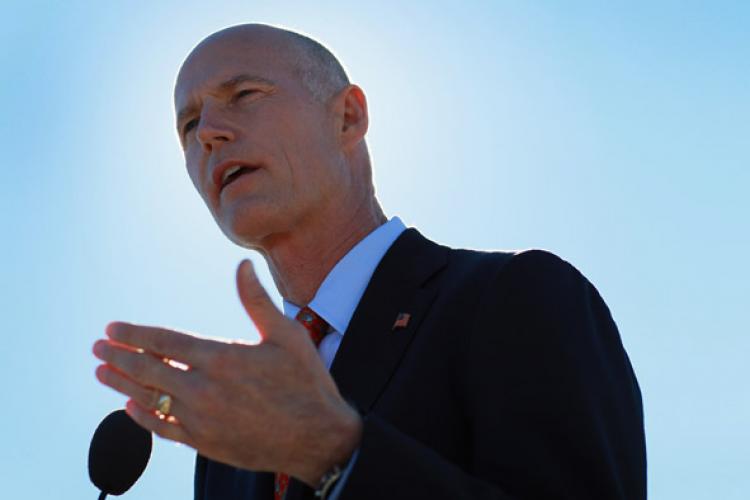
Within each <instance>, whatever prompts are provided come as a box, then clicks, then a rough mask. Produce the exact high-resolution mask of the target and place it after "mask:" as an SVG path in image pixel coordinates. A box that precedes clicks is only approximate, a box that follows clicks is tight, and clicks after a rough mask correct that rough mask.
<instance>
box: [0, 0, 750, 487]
mask: <svg viewBox="0 0 750 500" xmlns="http://www.w3.org/2000/svg"><path fill="white" fill-rule="evenodd" d="M248 21H261V22H268V23H274V24H281V25H284V26H287V27H291V28H294V29H298V30H301V31H303V32H306V33H308V34H311V35H313V36H314V37H316V38H318V39H320V40H321V41H323V42H324V43H326V44H327V45H329V46H330V47H331V48H332V49H333V50H334V51H335V53H336V54H337V55H338V56H340V58H341V59H342V61H343V62H344V64H345V66H346V67H347V69H348V70H349V73H350V76H351V77H352V79H353V80H354V81H355V82H358V83H359V84H360V85H361V86H362V87H363V88H364V89H365V91H366V93H367V95H368V97H369V103H370V109H371V129H370V133H369V145H370V149H371V152H372V156H373V158H374V162H375V169H376V181H377V188H378V193H379V196H380V198H381V201H382V203H383V205H384V207H385V209H386V211H387V213H388V214H389V215H399V216H401V217H402V218H403V219H404V220H405V221H406V222H407V223H408V224H410V225H414V226H416V227H418V228H419V229H420V230H421V231H422V232H423V233H424V234H426V235H428V236H430V237H432V238H434V239H436V240H438V241H441V242H443V243H447V244H450V245H455V246H464V247H473V248H483V249H493V248H526V247H542V248H546V249H550V250H552V251H554V252H555V253H557V254H559V255H561V256H562V257H564V258H566V259H567V260H569V261H571V262H572V263H574V264H575V265H576V266H577V267H578V268H579V269H581V270H582V271H583V272H584V274H586V275H587V276H588V277H589V278H590V279H591V280H592V281H593V282H594V283H595V284H596V285H597V287H598V288H599V290H600V291H601V293H602V295H603V296H604V298H605V299H606V300H607V302H608V304H609V306H610V308H611V310H612V312H613V315H614V317H615V319H616V321H617V323H618V325H619V327H620V331H621V334H622V338H623V342H624V344H625V346H626V348H627V350H628V352H629V354H630V357H631V360H632V362H633V365H634V367H635V370H636V372H637V375H638V377H639V380H640V384H641V388H642V390H643V395H644V402H645V411H646V429H647V442H648V459H649V490H650V497H651V498H654V499H679V500H688V499H705V498H717V499H740V498H743V499H744V498H747V494H748V493H747V492H748V491H750V476H748V475H747V471H748V466H749V465H750V458H748V457H749V455H748V450H750V425H748V424H749V423H750V390H748V381H749V379H750V364H749V363H748V354H750V328H749V326H750V321H749V320H748V316H749V313H750V264H749V263H748V255H750V223H749V222H748V220H749V219H750V217H749V216H750V202H749V201H748V198H749V195H748V191H750V189H749V188H750V173H749V172H750V148H749V147H748V144H749V141H748V137H749V135H750V121H749V120H750V119H749V117H750V63H749V62H748V61H750V29H749V28H748V26H750V4H748V3H747V2H740V1H737V2H727V1H725V2H722V1H716V2H697V1H695V2H693V1H681V2H677V1H661V2H645V1H644V2H562V1H560V2H554V1H547V2H541V1H536V2H531V1H529V2H517V1H514V2H510V1H509V2H489V1H488V2H474V3H471V4H470V5H468V6H467V5H465V4H464V2H451V3H446V2H411V3H410V6H404V5H402V4H401V3H400V2H382V1H378V2H369V3H361V2H286V1H277V2H263V3H261V2H257V3H256V2H251V1H243V2H239V1H238V2H193V1H188V0H183V1H179V2H176V1H164V2H145V1H144V2H136V1H128V2H125V1H122V2H94V1H90V2H81V1H69V2H49V5H45V4H44V3H43V2H30V1H24V2H22V1H13V0H11V2H10V4H9V3H8V2H7V0H6V1H5V2H4V3H3V8H2V16H0V67H1V68H2V76H1V77H0V105H1V106H2V112H1V113H0V141H2V160H3V169H2V184H1V186H2V187H1V188H0V189H1V190H2V192H1V193H0V200H1V201H0V202H1V203H2V206H0V217H2V229H3V244H2V246H1V247H0V248H1V250H0V252H2V254H0V257H1V259H0V265H1V266H2V276H1V277H0V278H1V279H2V288H1V290H2V291H1V292H0V293H2V297H1V298H2V301H0V303H2V319H3V348H2V350H1V352H2V354H1V355H0V356H2V358H1V359H0V380H2V393H3V396H4V398H3V402H4V409H5V414H4V416H3V417H2V426H0V428H2V436H1V437H2V442H3V443H4V447H5V452H4V453H3V454H2V458H0V483H2V485H3V486H2V488H3V494H2V496H3V498H39V499H42V498H45V499H46V498H76V499H85V498H91V499H94V498H95V497H96V494H97V492H96V491H95V490H94V488H93V487H92V486H91V485H90V484H89V481H88V476H87V471H86V459H87V452H88V443H89V438H90V435H91V433H92V432H93V430H94V428H95V427H96V425H97V423H98V422H99V420H100V419H101V418H102V417H103V416H104V415H105V414H106V413H107V412H109V411H110V410H111V409H113V408H115V407H118V406H121V405H122V404H123V402H124V401H123V398H122V397H121V396H119V395H117V394H116V393H114V392H112V391H110V390H108V389H106V388H105V387H103V386H101V385H99V384H98V383H97V382H96V380H95V378H94V368H95V366H96V364H97V363H96V360H95V359H94V357H93V356H92V355H91V354H90V349H91V345H92V343H93V342H94V340H95V339H96V338H98V337H100V336H102V334H103V327H104V325H105V324H106V323H107V322H108V321H110V320H114V319H122V320H128V321H133V322H142V323H149V324H160V325H168V326H175V327H179V328H183V329H189V330H193V331H197V332H201V333H204V334H208V335H218V336H225V337H247V338H251V337H254V336H255V333H254V331H253V328H252V327H251V326H250V322H249V320H248V319H247V318H246V317H245V315H244V314H243V312H242V308H241V306H240V304H239V301H238V299H237V297H236V295H235V289H234V281H233V280H234V271H235V266H236V265H237V263H238V262H239V260H240V259H241V258H243V257H245V256H247V253H246V252H245V251H243V250H242V249H240V248H238V247H236V246H233V245H232V244H231V243H230V242H229V241H228V240H226V239H225V238H224V237H223V236H222V234H221V233H220V232H219V230H218V229H217V228H216V227H215V225H214V223H213V220H212V219H211V217H210V216H209V214H208V211H207V210H206V208H205V207H204V205H203V204H202V202H201V200H200V198H199V197H198V195H197V194H196V193H195V192H194V190H193V187H192V184H191V183H190V181H189V180H188V177H187V175H186V173H185V171H184V166H183V160H182V157H181V153H180V149H179V147H178V143H177V140H176V137H175V134H174V132H173V111H172V107H171V92H172V85H173V82H174V78H175V75H176V72H177V69H178V67H179V65H180V63H181V61H182V59H183V58H184V56H185V55H186V54H187V53H188V51H189V50H190V49H191V48H192V46H193V45H194V44H196V43H197V42H198V41H199V40H200V39H201V38H202V37H204V36H205V35H207V34H209V33H211V32H213V31H215V30H217V29H220V28H222V27H225V26H227V25H231V24H238V23H241V22H248ZM254 258H255V259H256V261H257V258H256V257H254ZM265 279H266V281H265V282H266V284H267V285H268V286H269V287H270V286H271V282H270V279H268V275H267V274H266V275H265ZM193 459H194V454H193V452H192V450H190V449H188V448H186V447H179V446H176V445H174V444H172V443H169V442H166V441H161V440H157V442H156V445H155V449H154V453H153V456H152V460H151V464H150V466H149V468H148V469H147V471H146V472H145V474H144V476H143V477H142V479H141V481H140V482H139V483H138V484H137V485H136V486H135V487H134V488H133V490H131V492H129V493H128V494H127V496H126V497H125V498H129V499H139V498H140V499H153V498H164V495H165V494H166V495H167V496H168V497H169V498H190V497H191V494H192V465H193Z"/></svg>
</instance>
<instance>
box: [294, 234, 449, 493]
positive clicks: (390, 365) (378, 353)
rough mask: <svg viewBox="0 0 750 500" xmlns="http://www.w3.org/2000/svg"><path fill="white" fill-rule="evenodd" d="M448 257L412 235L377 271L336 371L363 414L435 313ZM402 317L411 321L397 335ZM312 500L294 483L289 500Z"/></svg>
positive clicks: (393, 249)
mask: <svg viewBox="0 0 750 500" xmlns="http://www.w3.org/2000/svg"><path fill="white" fill-rule="evenodd" d="M447 251H448V249H447V248H445V247H441V246H439V245H437V244H435V243H433V242H431V241H429V240H428V239H426V238H425V237H423V236H422V235H421V234H419V232H418V231H417V230H416V229H407V230H406V231H404V232H403V233H402V234H401V236H399V237H398V239H397V240H396V241H395V242H394V243H393V245H391V248H390V249H389V250H388V251H387V252H386V254H385V255H384V256H383V259H382V260H381V261H380V264H378V267H377V268H376V269H375V272H374V273H373V275H372V278H371V279H370V283H369V284H368V285H367V289H366V290H365V293H364V294H363V295H362V299H361V300H360V301H359V305H358V306H357V309H356V310H355V311H354V315H353V316H352V319H351V321H350V322H349V327H348V328H347V330H346V333H345V334H344V338H343V340H342V341H341V345H340V346H339V350H338V352H337V353H336V358H335V359H334V361H333V365H332V366H331V375H332V376H333V379H334V380H335V381H336V384H337V386H338V388H339V391H340V392H341V395H342V396H343V397H344V398H345V399H346V400H347V401H349V402H351V403H353V404H354V405H356V407H357V408H358V409H359V410H360V411H362V412H367V411H369V410H370V409H371V408H372V406H373V405H374V404H375V401H377V398H378V396H379V395H380V394H381V392H382V391H383V389H385V387H386V385H387V384H388V381H389V380H390V378H391V375H392V374H393V372H394V371H395V370H396V368H397V367H398V364H399V362H400V361H401V358H402V357H403V355H404V353H405V352H406V349H407V347H408V346H409V343H410V342H411V339H412V338H413V337H414V334H415V332H416V331H417V328H418V327H419V324H420V322H421V321H422V318H423V317H424V314H425V313H426V312H427V311H428V310H429V308H430V305H431V304H432V301H433V300H434V298H435V295H436V294H437V290H436V289H433V288H425V287H423V285H425V284H426V282H427V281H428V280H429V278H431V277H432V276H434V275H435V274H436V273H437V272H438V271H439V270H440V269H442V268H443V267H444V266H445V264H446V261H447ZM401 313H406V314H408V315H409V318H408V321H407V323H406V325H405V326H402V327H397V328H396V329H394V328H393V326H394V323H395V322H396V320H397V318H398V317H399V314H401ZM402 323H403V321H402ZM307 498H313V490H312V489H311V488H309V487H308V486H307V485H305V484H303V483H301V482H300V481H298V480H296V479H293V478H292V480H291V481H290V483H289V489H288V490H287V493H286V500H300V499H307Z"/></svg>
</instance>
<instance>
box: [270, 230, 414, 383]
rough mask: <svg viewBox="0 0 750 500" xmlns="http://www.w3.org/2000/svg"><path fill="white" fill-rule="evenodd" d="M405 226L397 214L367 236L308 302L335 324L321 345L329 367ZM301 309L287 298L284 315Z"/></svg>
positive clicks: (321, 355)
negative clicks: (365, 295) (364, 297)
mask: <svg viewBox="0 0 750 500" xmlns="http://www.w3.org/2000/svg"><path fill="white" fill-rule="evenodd" d="M404 229H406V226H405V225H404V223H403V222H401V219H399V218H398V217H393V218H392V219H391V220H389V221H388V222H386V223H385V224H383V225H382V226H380V227H378V228H377V229H375V230H374V231H373V232H371V233H370V234H368V235H367V236H365V238H364V239H363V240H362V241H360V242H359V243H357V244H356V245H355V246H354V247H353V248H352V249H351V250H349V253H347V254H346V255H344V256H343V257H342V258H341V260H339V261H338V263H336V265H335V266H333V269H331V272H329V273H328V276H326V278H325V279H324V280H323V283H321V284H320V288H318V291H317V292H315V297H313V299H312V300H311V301H310V303H309V304H307V306H308V307H310V309H312V310H313V311H315V313H316V314H317V315H318V316H320V317H321V318H323V319H324V320H326V322H327V323H328V324H329V325H331V330H330V332H329V333H328V335H326V336H325V337H324V338H323V340H322V341H321V342H320V346H319V347H318V353H319V354H320V357H321V359H322V360H323V363H325V365H326V368H328V369H329V370H330V369H331V364H332V363H333V358H334V357H335V356H336V351H338V349H339V345H340V344H341V339H343V338H344V333H346V329H347V328H348V327H349V321H351V319H352V315H353V314H354V310H355V309H356V308H357V305H358V304H359V301H360V299H361V298H362V295H363V294H364V293H365V289H366V288H367V284H368V283H369V282H370V278H371V277H372V273H374V272H375V268H376V267H378V264H379V263H380V260H381V259H382V258H383V256H384V255H385V252H387V251H388V249H389V248H390V247H391V245H392V244H393V242H394V241H396V238H398V237H399V236H400V235H401V233H402V232H403V231H404ZM303 305H304V304H303ZM301 308H302V306H300V305H297V304H292V303H291V302H288V301H286V300H284V315H285V316H287V317H289V318H294V317H295V316H296V315H297V312H299V310H300V309H301Z"/></svg>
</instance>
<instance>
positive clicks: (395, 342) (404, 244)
mask: <svg viewBox="0 0 750 500" xmlns="http://www.w3.org/2000/svg"><path fill="white" fill-rule="evenodd" d="M447 250H448V249H447V248H445V247H442V246H439V245H437V244H435V243H433V242H431V241H429V240H427V239H426V238H424V237H423V236H422V235H421V234H419V232H418V231H417V230H416V229H408V230H406V231H404V232H403V233H402V234H401V236H399V238H398V239H397V240H396V241H395V242H394V243H393V245H392V246H391V248H390V249H389V250H388V252H386V254H385V256H384V257H383V259H382V260H381V261H380V264H379V265H378V267H377V268H376V270H375V273H374V274H373V276H372V279H371V280H370V283H369V285H368V286H367V289H366V290H365V293H364V295H363V296H362V299H361V300H360V303H359V305H358V306H357V309H356V310H355V311H354V315H353V316H352V320H351V322H350V323H349V327H348V329H347V331H346V333H345V335H344V338H343V340H342V342H341V346H340V347H339V351H338V353H337V354H336V358H335V359H334V362H333V365H332V367H331V375H332V376H333V378H334V380H335V381H336V384H337V385H338V387H339V390H340V391H341V394H342V395H343V396H344V398H345V399H347V400H348V401H350V402H352V403H354V404H355V405H356V406H357V408H358V409H359V410H360V411H364V412H366V411H369V410H370V409H371V408H372V406H373V405H374V404H375V401H376V400H377V398H378V396H379V395H380V393H381V392H382V390H383V389H384V388H385V386H386V385H387V383H388V380H389V379H390V377H391V375H392V374H393V372H394V371H395V370H396V368H397V366H398V364H399V362H400V361H401V358H402V356H403V354H404V353H405V351H406V348H407V347H408V346H409V343H410V342H411V339H412V338H413V336H414V334H415V332H416V330H417V328H418V327H419V324H420V322H421V320H422V318H423V317H424V314H425V312H426V311H427V310H428V309H429V307H430V305H431V304H432V301H433V299H434V298H435V294H436V293H437V290H436V289H434V288H425V287H423V285H424V284H426V282H427V280H428V279H429V278H430V277H432V276H433V275H434V274H435V273H437V272H438V271H439V270H440V269H442V268H443V266H445V264H446V261H447ZM402 313H405V314H408V315H409V316H408V320H407V321H406V325H403V323H404V321H403V318H404V317H403V316H402V317H401V318H402V321H401V322H400V323H401V325H402V326H397V327H396V328H395V329H394V323H396V321H397V319H398V318H399V315H400V314H402Z"/></svg>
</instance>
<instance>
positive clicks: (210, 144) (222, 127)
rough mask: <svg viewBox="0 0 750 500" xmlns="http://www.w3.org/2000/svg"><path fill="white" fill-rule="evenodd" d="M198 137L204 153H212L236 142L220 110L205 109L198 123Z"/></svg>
mask: <svg viewBox="0 0 750 500" xmlns="http://www.w3.org/2000/svg"><path fill="white" fill-rule="evenodd" d="M196 136H197V138H198V142H199V143H200V145H201V147H202V148H203V151H205V152H206V153H211V152H212V151H213V150H214V149H216V148H220V147H221V146H222V145H224V144H226V143H228V142H231V141H233V140H234V132H233V130H232V128H231V127H230V126H229V124H228V123H227V121H226V120H224V119H223V118H222V116H221V113H220V112H219V111H218V110H210V109H207V107H204V109H203V113H201V117H200V121H199V122H198V130H196Z"/></svg>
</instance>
